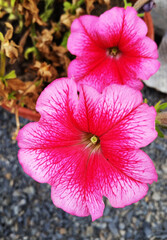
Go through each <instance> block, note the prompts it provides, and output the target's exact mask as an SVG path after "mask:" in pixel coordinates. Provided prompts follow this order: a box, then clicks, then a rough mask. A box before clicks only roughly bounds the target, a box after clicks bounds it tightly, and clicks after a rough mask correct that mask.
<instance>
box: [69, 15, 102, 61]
mask: <svg viewBox="0 0 167 240" xmlns="http://www.w3.org/2000/svg"><path fill="white" fill-rule="evenodd" d="M97 21H98V17H96V16H89V15H85V16H81V17H79V18H78V19H75V20H74V21H73V23H72V25H71V34H70V36H69V38H68V42H67V48H68V50H69V51H70V52H71V53H72V54H74V55H77V56H85V54H87V57H89V55H90V54H91V53H92V52H93V54H96V52H97V53H98V52H99V51H101V49H100V48H99V47H98V46H97V45H96V44H95V40H96V38H97V36H96V32H95V30H94V26H95V24H96V22H97Z"/></svg>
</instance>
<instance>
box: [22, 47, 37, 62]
mask: <svg viewBox="0 0 167 240" xmlns="http://www.w3.org/2000/svg"><path fill="white" fill-rule="evenodd" d="M36 51H37V50H36V47H29V48H27V49H26V51H25V53H24V57H25V59H26V60H28V56H29V54H30V53H35V54H36Z"/></svg>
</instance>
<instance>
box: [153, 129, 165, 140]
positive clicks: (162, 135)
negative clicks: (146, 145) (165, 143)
mask: <svg viewBox="0 0 167 240" xmlns="http://www.w3.org/2000/svg"><path fill="white" fill-rule="evenodd" d="M155 129H156V131H157V133H158V137H160V138H164V134H163V133H162V131H161V130H160V129H159V127H158V126H156V127H155Z"/></svg>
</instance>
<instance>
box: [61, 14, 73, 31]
mask: <svg viewBox="0 0 167 240" xmlns="http://www.w3.org/2000/svg"><path fill="white" fill-rule="evenodd" d="M75 18H76V16H75V15H72V14H70V13H69V12H66V13H64V14H62V15H61V17H60V23H61V24H64V25H65V26H66V27H68V28H70V27H71V24H72V22H73V21H74V19H75Z"/></svg>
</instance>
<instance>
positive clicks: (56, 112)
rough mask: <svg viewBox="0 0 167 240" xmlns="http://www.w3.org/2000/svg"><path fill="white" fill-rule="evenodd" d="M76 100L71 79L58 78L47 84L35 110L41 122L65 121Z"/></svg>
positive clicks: (70, 113) (74, 84)
mask: <svg viewBox="0 0 167 240" xmlns="http://www.w3.org/2000/svg"><path fill="white" fill-rule="evenodd" d="M77 100H78V96H77V87H76V83H75V82H74V81H73V80H72V79H68V78H60V79H56V80H55V81H53V82H52V83H51V84H49V85H48V86H47V87H46V88H45V89H44V90H43V91H42V93H41V95H40V96H39V98H38V100H37V104H36V110H37V111H38V112H39V113H40V114H41V117H42V121H43V120H44V119H45V121H46V120H48V121H49V122H50V120H51V121H57V122H59V121H60V122H63V120H65V121H67V118H68V119H69V116H70V115H72V111H73V108H75V107H76V104H77Z"/></svg>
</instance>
